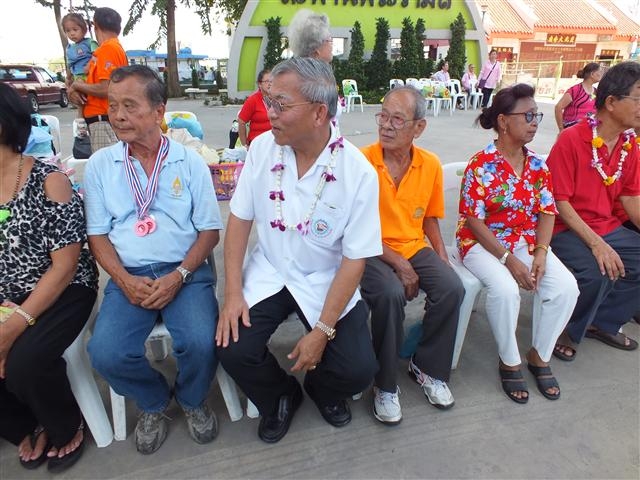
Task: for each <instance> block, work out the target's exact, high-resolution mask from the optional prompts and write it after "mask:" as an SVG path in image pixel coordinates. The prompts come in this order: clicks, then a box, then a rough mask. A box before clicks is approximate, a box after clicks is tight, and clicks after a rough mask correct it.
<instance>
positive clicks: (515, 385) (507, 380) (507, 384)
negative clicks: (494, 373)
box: [498, 367, 529, 404]
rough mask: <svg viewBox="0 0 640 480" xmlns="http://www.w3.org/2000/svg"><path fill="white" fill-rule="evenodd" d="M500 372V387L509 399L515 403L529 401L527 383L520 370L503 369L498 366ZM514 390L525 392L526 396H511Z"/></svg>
mask: <svg viewBox="0 0 640 480" xmlns="http://www.w3.org/2000/svg"><path fill="white" fill-rule="evenodd" d="M498 371H499V372H500V381H501V382H502V389H503V390H504V393H506V394H507V397H509V398H510V399H511V400H513V401H514V402H516V403H520V404H525V403H527V402H528V401H529V390H528V389H527V384H526V383H525V381H524V377H523V376H522V372H521V371H520V370H503V369H502V368H500V367H498ZM515 392H527V396H526V397H522V398H518V397H515V396H513V394H514V393H515Z"/></svg>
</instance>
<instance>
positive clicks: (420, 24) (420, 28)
mask: <svg viewBox="0 0 640 480" xmlns="http://www.w3.org/2000/svg"><path fill="white" fill-rule="evenodd" d="M426 31H427V26H426V25H425V23H424V19H422V18H419V19H418V20H416V30H415V32H416V49H417V52H416V54H417V57H418V77H428V76H429V75H431V72H429V71H427V60H428V59H426V58H424V39H425V38H426V34H425V32H426Z"/></svg>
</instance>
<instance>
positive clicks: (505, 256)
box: [500, 250, 511, 265]
mask: <svg viewBox="0 0 640 480" xmlns="http://www.w3.org/2000/svg"><path fill="white" fill-rule="evenodd" d="M510 253H511V252H509V250H507V251H506V252H504V255H502V256H501V257H500V263H501V264H502V265H506V264H507V257H508V256H509V254H510Z"/></svg>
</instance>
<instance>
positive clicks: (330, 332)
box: [316, 320, 336, 340]
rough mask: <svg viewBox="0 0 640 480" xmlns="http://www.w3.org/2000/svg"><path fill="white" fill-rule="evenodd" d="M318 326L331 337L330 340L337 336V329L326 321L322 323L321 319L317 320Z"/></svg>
mask: <svg viewBox="0 0 640 480" xmlns="http://www.w3.org/2000/svg"><path fill="white" fill-rule="evenodd" d="M316 327H318V328H319V329H320V331H322V332H323V333H324V334H325V335H326V336H327V337H328V338H329V340H333V339H334V338H336V329H335V328H332V327H330V326H329V325H327V324H326V323H322V322H321V321H320V320H318V321H317V322H316Z"/></svg>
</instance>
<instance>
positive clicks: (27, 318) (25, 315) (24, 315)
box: [14, 307, 36, 327]
mask: <svg viewBox="0 0 640 480" xmlns="http://www.w3.org/2000/svg"><path fill="white" fill-rule="evenodd" d="M14 312H15V313H17V314H18V315H20V316H21V317H22V318H24V320H25V322H27V326H28V327H33V326H34V325H35V324H36V317H34V316H33V315H31V314H30V313H27V312H25V311H24V310H23V309H22V308H20V307H16V309H15V310H14Z"/></svg>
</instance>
